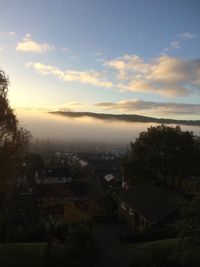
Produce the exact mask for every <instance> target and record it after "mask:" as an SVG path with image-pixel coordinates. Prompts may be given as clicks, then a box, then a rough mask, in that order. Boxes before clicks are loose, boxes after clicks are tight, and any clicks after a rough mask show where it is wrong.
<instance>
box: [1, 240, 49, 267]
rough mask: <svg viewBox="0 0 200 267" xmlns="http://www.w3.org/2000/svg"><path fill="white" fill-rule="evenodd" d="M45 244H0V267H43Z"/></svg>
mask: <svg viewBox="0 0 200 267" xmlns="http://www.w3.org/2000/svg"><path fill="white" fill-rule="evenodd" d="M46 247H47V243H8V244H0V266H2V267H14V266H16V267H25V266H26V267H44V263H45V253H46Z"/></svg>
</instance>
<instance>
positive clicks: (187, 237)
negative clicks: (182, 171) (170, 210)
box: [174, 195, 200, 266]
mask: <svg viewBox="0 0 200 267" xmlns="http://www.w3.org/2000/svg"><path fill="white" fill-rule="evenodd" d="M181 206H182V208H181V214H180V219H179V221H178V222H177V223H176V224H175V225H174V228H175V230H176V231H177V232H178V237H179V240H180V241H179V243H178V246H177V253H176V257H177V258H179V259H180V261H181V262H182V263H183V265H184V266H200V256H199V255H200V224H199V222H200V195H197V196H195V197H194V198H193V199H192V200H190V201H182V202H181Z"/></svg>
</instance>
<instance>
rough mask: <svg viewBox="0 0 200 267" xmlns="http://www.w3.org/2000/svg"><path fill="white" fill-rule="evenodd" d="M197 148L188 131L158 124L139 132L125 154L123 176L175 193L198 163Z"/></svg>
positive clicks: (193, 138)
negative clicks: (153, 182)
mask: <svg viewBox="0 0 200 267" xmlns="http://www.w3.org/2000/svg"><path fill="white" fill-rule="evenodd" d="M198 152H199V146H198V143H197V141H196V139H195V137H194V135H193V133H192V132H189V131H182V130H181V128H180V127H179V126H176V127H169V126H166V125H159V126H156V127H153V126H152V127H150V128H148V129H147V131H146V132H141V133H140V134H139V137H138V138H137V139H136V141H135V142H134V143H131V151H130V152H129V154H127V156H126V159H125V162H124V167H125V168H124V169H125V175H126V177H128V178H129V179H130V180H132V181H136V180H137V179H141V178H143V179H150V180H154V181H155V182H157V183H160V184H161V185H162V186H163V187H165V188H166V189H169V190H171V191H172V192H176V191H177V190H179V189H180V187H181V184H182V181H183V179H184V178H186V177H188V176H189V175H191V174H192V173H193V170H194V168H195V166H197V164H198Z"/></svg>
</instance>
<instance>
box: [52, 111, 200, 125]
mask: <svg viewBox="0 0 200 267" xmlns="http://www.w3.org/2000/svg"><path fill="white" fill-rule="evenodd" d="M50 113H51V114H55V115H61V116H67V117H73V118H80V117H85V116H87V117H91V118H94V119H100V120H118V121H126V122H153V123H163V124H182V125H191V126H200V120H173V119H165V118H153V117H146V116H141V115H136V114H130V115H129V114H120V115H117V114H104V113H93V112H70V111H68V112H64V111H53V112H50Z"/></svg>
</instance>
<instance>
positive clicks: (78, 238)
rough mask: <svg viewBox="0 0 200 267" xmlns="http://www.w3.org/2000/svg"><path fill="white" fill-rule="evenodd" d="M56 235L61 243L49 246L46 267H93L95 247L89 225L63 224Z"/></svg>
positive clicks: (95, 253)
mask: <svg viewBox="0 0 200 267" xmlns="http://www.w3.org/2000/svg"><path fill="white" fill-rule="evenodd" d="M56 235H57V237H58V238H60V237H61V240H62V243H60V244H57V245H55V244H52V245H50V246H49V251H48V253H47V254H48V266H50V267H54V266H60V267H61V266H69V267H78V266H80V267H81V266H88V267H90V266H91V267H92V266H95V262H96V255H97V247H96V244H95V241H94V236H93V231H92V227H91V225H90V224H88V223H74V224H65V225H62V226H59V227H58V229H57V230H56Z"/></svg>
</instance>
